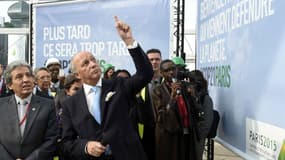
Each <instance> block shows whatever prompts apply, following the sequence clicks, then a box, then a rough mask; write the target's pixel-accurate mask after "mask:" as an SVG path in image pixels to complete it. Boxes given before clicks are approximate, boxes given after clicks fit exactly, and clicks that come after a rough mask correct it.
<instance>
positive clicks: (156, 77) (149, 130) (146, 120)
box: [139, 48, 162, 160]
mask: <svg viewBox="0 0 285 160" xmlns="http://www.w3.org/2000/svg"><path fill="white" fill-rule="evenodd" d="M146 54H147V57H148V60H149V62H150V63H151V65H152V70H153V72H154V74H153V77H152V80H151V82H150V83H148V85H146V86H145V87H144V88H143V89H142V91H141V93H140V95H141V99H142V100H143V103H142V104H140V105H142V106H143V107H144V109H145V113H148V114H144V116H143V117H141V120H142V122H143V123H141V124H139V132H140V135H141V141H142V144H143V147H144V150H145V152H146V154H147V157H148V160H155V118H156V113H155V109H154V107H153V102H152V98H151V94H152V90H153V88H155V87H156V86H158V85H159V84H160V83H161V81H162V77H161V74H160V69H159V66H160V63H161V52H160V50H159V49H156V48H152V49H149V50H147V52H146ZM147 110H148V111H147ZM146 111H147V112H146Z"/></svg>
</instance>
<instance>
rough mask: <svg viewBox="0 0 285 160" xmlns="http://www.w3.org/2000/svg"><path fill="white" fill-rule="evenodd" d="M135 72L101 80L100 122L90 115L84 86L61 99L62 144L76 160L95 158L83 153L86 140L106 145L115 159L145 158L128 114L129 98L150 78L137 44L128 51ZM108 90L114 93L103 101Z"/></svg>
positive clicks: (149, 66) (132, 159) (142, 54)
mask: <svg viewBox="0 0 285 160" xmlns="http://www.w3.org/2000/svg"><path fill="white" fill-rule="evenodd" d="M129 52H130V54H131V56H132V58H133V61H134V63H135V66H136V69H137V72H136V74H135V75H134V76H132V77H131V78H128V79H126V78H115V79H112V80H102V89H101V101H100V107H101V117H102V122H101V125H99V124H98V123H97V121H96V120H95V119H94V118H93V116H92V115H91V114H90V112H89V110H88V107H87V102H86V97H85V94H84V89H83V88H82V89H81V90H79V91H78V92H77V93H76V94H75V95H74V96H72V97H69V98H67V99H66V101H64V102H63V118H62V120H63V135H62V136H63V137H62V138H63V144H64V148H65V151H66V152H67V153H68V154H69V155H70V156H71V157H72V159H76V160H84V159H95V158H94V157H91V156H87V155H86V153H85V145H86V143H87V142H88V141H90V140H95V141H100V142H102V143H103V144H110V146H111V149H112V153H113V156H114V159H115V160H146V156H145V153H144V151H143V148H142V145H141V143H140V141H139V136H138V134H137V133H136V131H135V130H134V128H133V127H132V122H131V120H130V117H129V109H130V105H131V102H130V100H131V99H132V98H133V97H134V95H135V94H136V93H138V92H139V91H140V90H141V89H142V88H143V87H144V86H145V85H146V84H147V83H148V82H149V81H150V80H151V78H152V75H153V72H152V67H151V64H150V63H149V60H148V58H147V57H146V55H145V54H144V52H143V50H142V49H141V48H140V47H137V48H135V49H130V50H129ZM109 92H115V94H114V95H113V96H112V97H111V98H110V99H109V100H108V101H106V95H107V94H108V93H109Z"/></svg>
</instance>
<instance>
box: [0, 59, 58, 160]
mask: <svg viewBox="0 0 285 160" xmlns="http://www.w3.org/2000/svg"><path fill="white" fill-rule="evenodd" d="M5 80H6V83H7V86H8V87H9V89H10V90H13V92H14V94H13V95H11V96H8V97H4V98H1V99H0V159H1V160H2V159H3V160H15V159H17V160H21V159H25V160H51V159H52V157H53V155H54V152H55V141H56V137H57V124H56V115H55V107H54V103H53V101H52V100H49V99H46V98H42V97H38V96H35V95H33V94H32V91H33V88H34V77H33V74H32V70H31V67H30V66H29V65H28V64H27V63H26V62H21V61H14V62H12V63H10V64H9V65H8V66H7V68H6V71H5Z"/></svg>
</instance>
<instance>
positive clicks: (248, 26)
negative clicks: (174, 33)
mask: <svg viewBox="0 0 285 160" xmlns="http://www.w3.org/2000/svg"><path fill="white" fill-rule="evenodd" d="M284 8H285V1H284V0H215V1H213V0H199V1H198V19H197V21H198V22H197V24H198V25H197V29H198V30H197V61H196V62H197V64H196V65H197V68H198V69H200V70H203V71H204V73H205V76H206V77H207V79H208V82H209V90H210V94H211V96H212V97H213V99H214V104H215V107H216V108H217V109H218V110H219V111H220V114H221V116H222V119H221V123H220V127H219V133H218V139H219V140H220V141H221V142H223V143H224V144H225V145H226V146H228V147H230V148H231V149H232V150H234V151H235V152H238V153H239V154H240V155H242V156H243V157H245V158H247V159H256V158H252V155H249V154H248V151H247V150H246V144H249V143H248V142H249V141H252V140H253V141H254V142H255V143H258V144H259V145H260V146H267V148H264V149H260V148H257V147H256V146H251V147H253V148H254V147H255V151H251V153H252V152H255V153H256V154H257V153H258V155H262V154H260V152H259V151H260V150H263V151H264V153H265V152H267V151H268V152H269V153H271V151H272V153H273V152H274V154H277V151H278V149H280V148H281V145H282V143H283V141H282V140H277V139H274V138H275V137H274V134H275V133H274V129H273V128H276V127H278V128H281V129H285V121H284V115H285V114H284V113H285V107H284V101H283V100H284V99H283V98H284V95H285V94H284V90H285V80H284V79H285V75H284V74H283V73H284V71H283V70H284V68H285V63H284V59H285V45H284V44H285V21H284V15H285V10H284ZM246 119H250V120H248V121H246ZM252 123H254V124H256V125H253V124H252ZM246 124H247V126H249V127H253V126H258V125H259V126H262V127H261V128H266V127H265V126H264V124H267V125H266V126H271V127H267V128H266V129H267V130H268V129H269V130H270V128H272V132H271V135H269V134H268V133H267V132H266V134H265V133H264V135H263V133H253V131H260V132H261V130H258V129H257V128H247V127H246ZM266 129H264V130H266ZM279 130H280V129H279ZM246 135H250V136H251V137H249V136H248V137H247V136H246ZM253 135H254V136H253ZM265 135H266V136H265ZM253 137H254V138H253ZM264 137H265V138H264ZM279 138H280V137H279ZM265 142H266V143H265ZM267 142H268V143H267ZM273 142H274V143H273ZM275 142H276V143H275ZM263 144H266V145H263ZM270 146H271V147H270ZM272 146H275V147H272ZM251 150H253V149H252V148H251ZM258 155H257V156H253V157H258ZM260 157H262V156H260ZM274 157H275V158H274ZM276 157H278V156H276V155H274V156H272V157H271V158H268V157H267V159H277V158H276Z"/></svg>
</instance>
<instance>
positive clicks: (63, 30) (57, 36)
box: [43, 25, 91, 41]
mask: <svg viewBox="0 0 285 160" xmlns="http://www.w3.org/2000/svg"><path fill="white" fill-rule="evenodd" d="M90 37H91V27H90V25H68V26H53V27H43V40H44V41H59V40H86V39H89V38H90Z"/></svg>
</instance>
